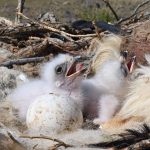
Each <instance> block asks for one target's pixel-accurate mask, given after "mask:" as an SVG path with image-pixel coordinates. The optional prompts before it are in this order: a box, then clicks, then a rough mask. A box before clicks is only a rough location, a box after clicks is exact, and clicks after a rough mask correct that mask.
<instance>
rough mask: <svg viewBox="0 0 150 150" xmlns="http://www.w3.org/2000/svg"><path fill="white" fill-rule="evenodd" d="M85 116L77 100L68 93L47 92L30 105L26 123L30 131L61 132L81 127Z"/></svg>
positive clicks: (42, 132)
mask: <svg viewBox="0 0 150 150" xmlns="http://www.w3.org/2000/svg"><path fill="white" fill-rule="evenodd" d="M82 123H83V116H82V112H81V110H80V108H79V107H78V105H77V104H76V103H75V101H74V100H73V99H72V98H70V97H69V96H66V95H62V94H61V95H56V94H46V95H42V96H40V97H38V98H37V99H35V101H34V102H33V103H32V104H31V105H30V106H29V108H28V111H27V116H26V124H27V126H28V129H29V130H30V131H32V130H33V131H38V133H41V134H44V133H59V132H62V131H64V130H73V129H76V128H79V127H80V126H81V125H82Z"/></svg>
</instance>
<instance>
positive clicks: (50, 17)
mask: <svg viewBox="0 0 150 150" xmlns="http://www.w3.org/2000/svg"><path fill="white" fill-rule="evenodd" d="M38 19H39V20H40V22H50V23H56V22H57V19H56V17H55V15H54V14H53V13H52V12H46V13H43V14H40V16H39V17H38Z"/></svg>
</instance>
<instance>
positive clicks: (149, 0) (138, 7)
mask: <svg viewBox="0 0 150 150" xmlns="http://www.w3.org/2000/svg"><path fill="white" fill-rule="evenodd" d="M149 2H150V0H147V1H145V2H142V3H140V4H139V5H138V6H137V7H136V8H135V9H134V11H133V13H132V14H131V15H130V16H128V17H126V18H121V19H120V20H119V21H118V22H117V23H116V24H121V23H122V22H125V21H127V20H129V19H131V18H133V17H134V16H136V15H137V14H138V13H140V12H142V11H139V9H140V8H141V7H143V6H144V5H146V4H148V3H149ZM138 11H139V12H138Z"/></svg>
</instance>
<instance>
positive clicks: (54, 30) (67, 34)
mask: <svg viewBox="0 0 150 150" xmlns="http://www.w3.org/2000/svg"><path fill="white" fill-rule="evenodd" d="M18 15H20V16H22V17H24V18H25V19H27V20H30V21H31V22H33V23H35V24H38V25H39V26H40V27H43V28H45V29H47V30H50V31H53V32H56V33H59V34H61V35H62V36H64V37H67V38H68V37H74V38H75V37H78V38H79V37H93V36H96V34H86V35H74V34H70V33H67V32H64V31H61V30H58V29H55V28H52V27H50V26H48V25H45V24H42V23H39V22H36V21H34V20H32V19H30V18H28V17H27V16H25V15H24V14H22V13H18ZM68 39H69V38H68ZM70 40H71V41H73V40H72V39H70Z"/></svg>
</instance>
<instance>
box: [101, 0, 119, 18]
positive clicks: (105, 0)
mask: <svg viewBox="0 0 150 150" xmlns="http://www.w3.org/2000/svg"><path fill="white" fill-rule="evenodd" d="M103 2H104V3H105V4H106V6H107V7H109V9H110V10H111V11H112V13H113V15H114V16H115V18H116V20H117V21H118V20H119V17H118V15H117V13H116V12H115V10H114V9H113V7H112V6H111V4H110V3H109V0H103Z"/></svg>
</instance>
